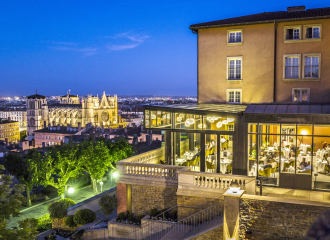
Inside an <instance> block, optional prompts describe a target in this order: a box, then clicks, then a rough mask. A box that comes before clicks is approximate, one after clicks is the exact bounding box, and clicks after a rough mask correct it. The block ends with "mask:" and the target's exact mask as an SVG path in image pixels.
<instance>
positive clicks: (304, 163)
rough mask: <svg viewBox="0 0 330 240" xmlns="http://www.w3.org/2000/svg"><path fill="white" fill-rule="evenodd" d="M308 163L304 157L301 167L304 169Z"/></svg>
mask: <svg viewBox="0 0 330 240" xmlns="http://www.w3.org/2000/svg"><path fill="white" fill-rule="evenodd" d="M307 165H308V163H307V162H306V159H305V158H303V159H302V162H301V163H300V167H301V169H304V168H306V167H307Z"/></svg>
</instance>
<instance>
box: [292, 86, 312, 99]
mask: <svg viewBox="0 0 330 240" xmlns="http://www.w3.org/2000/svg"><path fill="white" fill-rule="evenodd" d="M295 90H298V91H300V100H301V96H302V95H301V91H304V90H307V102H310V88H292V102H295V101H294V92H295ZM299 103H304V102H302V101H299Z"/></svg>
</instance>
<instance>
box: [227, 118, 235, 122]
mask: <svg viewBox="0 0 330 240" xmlns="http://www.w3.org/2000/svg"><path fill="white" fill-rule="evenodd" d="M234 120H235V119H234V118H227V121H228V122H234Z"/></svg>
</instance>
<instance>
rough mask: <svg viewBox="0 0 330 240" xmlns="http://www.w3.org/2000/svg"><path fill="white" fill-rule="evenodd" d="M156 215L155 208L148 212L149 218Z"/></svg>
mask: <svg viewBox="0 0 330 240" xmlns="http://www.w3.org/2000/svg"><path fill="white" fill-rule="evenodd" d="M157 213H158V210H157V208H153V209H151V210H150V216H151V217H156V216H157Z"/></svg>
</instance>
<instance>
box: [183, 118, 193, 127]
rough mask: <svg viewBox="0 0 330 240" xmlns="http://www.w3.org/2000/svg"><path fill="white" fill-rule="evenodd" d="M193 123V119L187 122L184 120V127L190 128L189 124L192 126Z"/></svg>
mask: <svg viewBox="0 0 330 240" xmlns="http://www.w3.org/2000/svg"><path fill="white" fill-rule="evenodd" d="M194 123H195V119H193V118H188V119H187V120H186V122H185V123H184V125H185V126H186V127H190V125H191V124H194Z"/></svg>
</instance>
